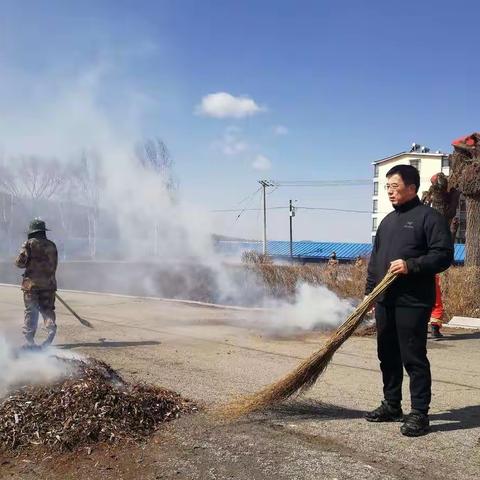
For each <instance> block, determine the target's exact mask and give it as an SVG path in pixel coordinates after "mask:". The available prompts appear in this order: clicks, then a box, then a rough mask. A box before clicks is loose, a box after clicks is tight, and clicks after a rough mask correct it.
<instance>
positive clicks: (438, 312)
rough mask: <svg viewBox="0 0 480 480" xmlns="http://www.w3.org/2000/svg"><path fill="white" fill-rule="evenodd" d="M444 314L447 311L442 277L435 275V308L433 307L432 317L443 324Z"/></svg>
mask: <svg viewBox="0 0 480 480" xmlns="http://www.w3.org/2000/svg"><path fill="white" fill-rule="evenodd" d="M444 312H445V310H444V309H443V302H442V290H441V289H440V275H435V306H434V307H433V310H432V314H431V315H430V316H431V317H432V318H435V319H437V320H439V321H440V322H441V321H442V319H443V314H444Z"/></svg>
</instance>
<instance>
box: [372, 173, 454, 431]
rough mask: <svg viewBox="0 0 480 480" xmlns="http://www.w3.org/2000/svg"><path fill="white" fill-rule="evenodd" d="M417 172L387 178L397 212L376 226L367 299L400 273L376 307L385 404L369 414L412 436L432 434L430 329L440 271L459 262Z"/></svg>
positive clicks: (440, 218) (390, 198) (390, 174)
mask: <svg viewBox="0 0 480 480" xmlns="http://www.w3.org/2000/svg"><path fill="white" fill-rule="evenodd" d="M419 186H420V176H419V173H418V170H417V169H416V168H414V167H412V166H410V165H397V166H395V167H393V168H391V169H390V170H389V171H388V173H387V184H386V190H387V193H388V198H389V200H390V202H391V203H392V205H393V207H394V211H393V212H391V213H390V214H388V215H387V216H386V217H385V218H384V219H383V221H382V222H381V224H380V226H379V227H378V230H377V233H376V236H375V243H374V246H373V250H372V255H371V257H370V262H369V265H368V276H367V285H366V289H365V293H366V294H367V295H368V294H369V293H370V292H371V291H372V290H373V288H374V287H375V286H376V285H377V283H379V282H380V281H381V279H382V278H383V276H384V275H385V274H386V273H387V271H390V272H393V273H397V274H398V275H399V277H398V278H397V279H396V280H395V282H394V283H393V284H392V286H391V287H390V289H389V290H387V292H386V293H385V294H384V295H383V296H381V297H380V298H379V299H378V302H377V304H376V307H375V317H376V321H377V349H378V358H379V360H380V369H381V371H382V377H383V393H384V400H383V401H382V403H381V405H380V407H378V408H376V409H375V410H373V411H372V412H369V413H367V414H366V419H367V420H368V421H370V422H392V421H393V422H394V421H402V420H403V421H404V423H403V425H402V427H401V428H400V431H401V432H402V434H403V435H406V436H412V437H413V436H419V435H424V434H425V433H427V432H428V430H429V426H430V425H429V419H428V409H429V406H430V399H431V382H432V380H431V374H430V363H429V361H428V358H427V329H428V322H429V320H430V313H431V311H432V307H433V306H434V303H435V274H436V273H440V272H442V271H443V270H446V269H447V268H448V267H449V266H450V264H451V263H452V261H453V243H452V239H451V235H450V232H449V228H448V224H447V221H446V220H445V218H444V217H443V216H442V215H440V214H439V213H438V212H437V211H435V210H434V209H433V208H430V207H427V206H426V205H423V204H422V203H421V202H420V199H419V198H418V196H417V192H418V189H419ZM403 367H405V370H406V371H407V373H408V376H409V377H410V397H411V405H412V410H411V413H410V414H409V415H407V416H406V417H405V418H404V417H403V413H402V407H401V401H402V380H403Z"/></svg>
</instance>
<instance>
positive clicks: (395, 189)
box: [385, 173, 417, 207]
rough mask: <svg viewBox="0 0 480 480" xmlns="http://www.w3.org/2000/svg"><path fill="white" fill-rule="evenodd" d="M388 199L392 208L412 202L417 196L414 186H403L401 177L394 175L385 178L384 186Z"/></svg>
mask: <svg viewBox="0 0 480 480" xmlns="http://www.w3.org/2000/svg"><path fill="white" fill-rule="evenodd" d="M385 188H386V190H387V194H388V199H389V200H390V202H392V205H393V206H394V207H396V206H398V205H402V204H403V203H405V202H408V201H410V200H412V198H415V197H416V195H417V192H416V191H415V185H405V183H404V181H403V180H402V177H401V176H400V175H398V173H396V174H395V175H392V176H391V177H387V183H386V185H385Z"/></svg>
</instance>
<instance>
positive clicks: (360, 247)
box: [216, 240, 465, 263]
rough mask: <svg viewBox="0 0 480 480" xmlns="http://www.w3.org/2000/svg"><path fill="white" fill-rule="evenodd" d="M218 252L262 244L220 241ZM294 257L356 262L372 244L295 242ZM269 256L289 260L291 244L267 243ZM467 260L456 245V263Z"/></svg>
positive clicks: (234, 251)
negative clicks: (333, 254)
mask: <svg viewBox="0 0 480 480" xmlns="http://www.w3.org/2000/svg"><path fill="white" fill-rule="evenodd" d="M216 245H217V250H218V251H219V252H220V253H223V254H226V255H241V254H242V252H246V251H249V250H254V251H256V252H259V253H260V252H262V249H263V243H262V242H255V241H250V242H248V241H247V242H242V241H235V240H231V241H230V240H219V241H218V242H217V244H216ZM292 247H293V256H294V257H296V258H299V259H306V260H308V259H312V260H319V261H321V260H327V259H328V258H329V257H330V255H331V254H332V252H335V253H336V254H337V258H338V259H339V260H354V259H355V258H356V257H358V256H360V257H366V256H368V255H370V252H371V250H372V245H371V244H370V243H339V242H293V244H292ZM267 249H268V254H269V255H271V256H272V257H279V258H289V257H290V242H286V241H270V242H267ZM464 258H465V245H461V244H456V245H455V262H456V263H463V261H464Z"/></svg>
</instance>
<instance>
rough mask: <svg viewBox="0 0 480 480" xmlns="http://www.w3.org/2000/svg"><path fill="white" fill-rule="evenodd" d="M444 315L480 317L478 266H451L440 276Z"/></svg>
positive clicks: (479, 270) (479, 277) (447, 316)
mask: <svg viewBox="0 0 480 480" xmlns="http://www.w3.org/2000/svg"><path fill="white" fill-rule="evenodd" d="M440 282H441V288H442V293H443V304H444V307H445V317H446V319H448V320H450V319H451V318H452V317H453V316H455V315H458V316H462V317H480V295H479V293H478V292H479V291H480V268H479V267H451V268H450V269H449V270H447V271H446V272H445V273H444V274H442V275H441V277H440Z"/></svg>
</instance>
